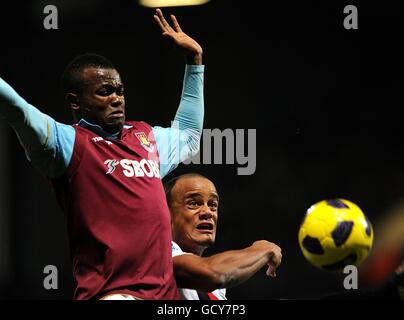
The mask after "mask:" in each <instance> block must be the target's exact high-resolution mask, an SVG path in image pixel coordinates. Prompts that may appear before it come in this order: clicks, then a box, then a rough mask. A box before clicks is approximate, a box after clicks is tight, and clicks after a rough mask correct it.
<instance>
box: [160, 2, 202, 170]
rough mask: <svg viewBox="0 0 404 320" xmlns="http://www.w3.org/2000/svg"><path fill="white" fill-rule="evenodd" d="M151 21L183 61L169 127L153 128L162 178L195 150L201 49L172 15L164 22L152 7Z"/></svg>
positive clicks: (199, 119)
mask: <svg viewBox="0 0 404 320" xmlns="http://www.w3.org/2000/svg"><path fill="white" fill-rule="evenodd" d="M154 20H155V21H156V23H157V24H158V26H159V27H160V29H161V31H162V35H163V36H164V37H167V38H168V39H169V40H170V41H171V42H172V43H173V44H174V45H175V46H176V47H177V48H179V50H180V51H181V52H182V53H183V55H184V57H185V60H186V62H187V66H186V68H185V77H184V83H183V90H182V96H181V101H180V105H179V107H178V110H177V113H176V115H175V118H174V121H173V123H172V125H171V127H170V128H162V127H154V128H153V133H154V135H155V137H156V142H157V148H158V151H159V155H160V164H161V176H162V177H164V176H165V175H166V174H168V173H169V172H170V171H171V170H173V169H174V168H175V167H176V166H177V165H178V164H179V163H180V162H182V161H184V160H186V159H189V158H191V157H192V156H194V155H195V154H197V153H198V151H199V145H200V138H201V135H202V129H203V117H204V97H203V73H204V66H203V65H202V54H203V50H202V47H201V46H200V45H199V44H198V43H197V42H196V41H195V40H194V39H192V38H191V37H189V36H188V35H187V34H185V33H184V32H183V31H182V29H181V27H180V25H179V23H178V21H177V19H176V18H175V16H174V15H171V20H172V24H173V27H171V26H170V24H169V23H168V22H167V21H166V19H165V18H164V16H163V14H162V12H161V10H160V9H157V10H156V14H155V15H154Z"/></svg>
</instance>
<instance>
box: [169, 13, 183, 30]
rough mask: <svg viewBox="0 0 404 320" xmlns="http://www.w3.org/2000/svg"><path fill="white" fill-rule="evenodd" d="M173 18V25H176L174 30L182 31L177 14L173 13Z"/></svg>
mask: <svg viewBox="0 0 404 320" xmlns="http://www.w3.org/2000/svg"><path fill="white" fill-rule="evenodd" d="M171 20H172V22H173V25H174V30H175V31H177V32H182V30H181V27H180V24H179V23H178V21H177V18H176V17H175V15H173V14H172V15H171Z"/></svg>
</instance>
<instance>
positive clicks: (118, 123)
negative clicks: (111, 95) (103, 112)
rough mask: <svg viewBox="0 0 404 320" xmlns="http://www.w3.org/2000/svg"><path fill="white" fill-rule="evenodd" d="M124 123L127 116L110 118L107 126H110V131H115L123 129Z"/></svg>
mask: <svg viewBox="0 0 404 320" xmlns="http://www.w3.org/2000/svg"><path fill="white" fill-rule="evenodd" d="M124 123H125V117H121V118H116V119H108V121H107V122H106V127H107V128H108V131H109V132H112V133H114V132H118V131H121V130H122V128H123V125H124Z"/></svg>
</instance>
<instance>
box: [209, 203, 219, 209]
mask: <svg viewBox="0 0 404 320" xmlns="http://www.w3.org/2000/svg"><path fill="white" fill-rule="evenodd" d="M218 206H219V203H218V202H216V201H214V202H211V203H209V207H210V208H211V210H214V211H216V210H217V207H218Z"/></svg>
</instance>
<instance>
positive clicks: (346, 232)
mask: <svg viewBox="0 0 404 320" xmlns="http://www.w3.org/2000/svg"><path fill="white" fill-rule="evenodd" d="M353 225H354V223H353V221H340V222H338V223H337V226H336V227H335V229H334V230H333V231H332V233H331V236H332V239H333V240H334V243H335V246H336V247H340V246H342V245H343V244H344V243H345V242H346V241H347V240H348V238H349V236H350V234H351V232H352V229H353Z"/></svg>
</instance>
